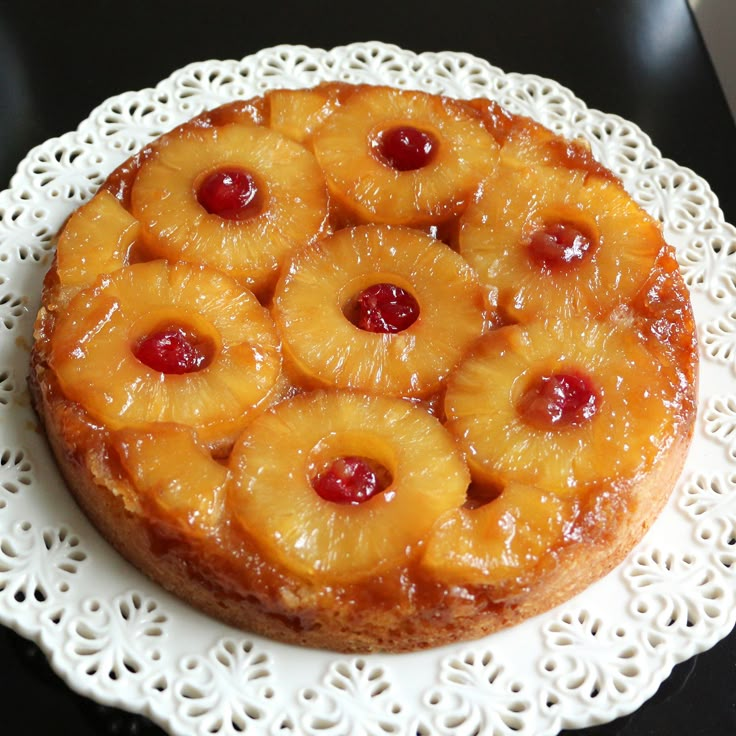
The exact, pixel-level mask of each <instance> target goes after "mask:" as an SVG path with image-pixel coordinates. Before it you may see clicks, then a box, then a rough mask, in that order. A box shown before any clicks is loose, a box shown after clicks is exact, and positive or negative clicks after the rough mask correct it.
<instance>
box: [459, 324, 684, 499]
mask: <svg viewBox="0 0 736 736" xmlns="http://www.w3.org/2000/svg"><path fill="white" fill-rule="evenodd" d="M677 397H678V386H677V374H676V372H675V371H674V369H673V368H671V367H670V366H668V365H665V364H662V363H660V362H659V361H658V360H657V359H656V358H655V357H653V355H652V354H651V353H650V352H649V351H648V350H647V349H646V347H645V344H644V343H643V342H642V341H641V340H640V339H639V338H638V337H637V335H636V333H635V332H634V331H632V330H630V329H627V328H626V327H621V326H620V325H618V324H614V323H598V322H592V321H589V320H586V319H582V318H578V319H571V320H562V321H553V322H548V323H542V322H539V323H533V324H530V325H527V326H526V327H522V326H520V325H512V326H509V327H504V328H501V329H499V330H496V331H495V332H493V333H490V334H489V335H487V336H486V337H484V338H482V339H481V341H480V342H479V343H478V344H477V346H476V348H475V349H474V351H473V353H472V354H471V355H470V356H468V358H467V359H466V360H464V361H463V362H462V363H461V364H460V366H458V368H457V369H456V370H455V372H454V373H453V374H452V375H451V376H450V379H449V380H448V386H447V393H446V396H445V412H446V416H447V419H448V421H447V425H446V426H447V428H448V429H449V430H450V431H451V432H452V433H453V434H454V435H455V436H456V437H458V438H459V439H460V441H461V443H462V445H463V447H464V448H465V450H466V454H467V457H468V462H469V464H470V468H471V472H473V474H474V478H475V479H476V480H477V481H478V482H481V483H484V484H491V485H496V486H503V485H505V484H506V483H522V484H526V485H536V486H539V487H541V488H544V489H547V490H549V491H552V492H557V493H562V492H564V491H566V490H568V489H575V488H577V487H581V486H584V485H586V484H591V483H597V482H606V483H618V482H620V481H622V480H623V481H629V480H633V479H634V478H635V477H636V475H637V473H640V472H645V471H647V470H648V469H650V468H651V466H652V464H653V463H654V462H656V461H657V459H658V458H659V457H660V455H661V454H662V453H663V452H664V451H665V450H667V448H668V447H669V444H670V443H671V441H672V438H673V437H675V436H676V430H677V428H678V424H679V421H680V411H679V409H678V402H677Z"/></svg>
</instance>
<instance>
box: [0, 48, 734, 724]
mask: <svg viewBox="0 0 736 736" xmlns="http://www.w3.org/2000/svg"><path fill="white" fill-rule="evenodd" d="M335 79H337V80H345V81H349V82H368V83H384V84H391V85H395V86H399V87H408V88H420V89H424V90H427V91H429V92H442V93H446V94H449V95H452V96H455V97H461V98H469V97H481V96H487V97H491V98H493V99H495V100H497V101H498V102H500V103H501V104H502V105H505V106H506V107H508V108H509V109H510V110H512V111H514V112H517V113H522V114H525V115H530V116H531V117H533V118H535V119H537V120H539V121H540V122H542V123H543V124H545V125H547V126H549V127H551V128H552V129H554V130H555V131H557V132H559V133H562V134H563V135H565V136H568V137H572V136H578V135H580V136H584V137H585V138H587V139H588V141H590V144H591V146H592V148H593V151H594V153H595V155H596V156H597V157H598V158H599V160H601V161H602V162H603V163H605V164H606V165H607V166H608V167H610V168H611V169H612V170H613V171H615V172H616V173H617V174H619V175H620V176H621V178H622V179H623V180H624V182H625V184H626V186H627V188H628V189H629V191H630V192H631V194H632V195H633V196H634V198H635V199H636V200H637V201H639V202H640V203H641V204H642V205H643V206H644V207H645V208H646V209H647V210H648V211H649V212H650V213H651V214H652V215H653V216H655V217H657V218H659V219H660V220H662V221H663V222H664V228H665V234H666V237H667V239H668V240H669V242H671V243H672V244H673V245H674V246H675V247H676V248H677V252H678V258H679V262H680V266H681V268H682V272H683V274H684V276H685V279H686V281H687V283H688V285H689V286H690V288H691V291H692V296H693V303H694V307H695V312H696V319H697V323H698V330H699V336H700V340H701V353H702V363H701V396H700V413H699V418H698V422H697V428H696V432H695V439H694V443H693V446H692V450H691V452H690V455H689V458H688V460H687V463H686V466H685V470H684V473H683V476H682V478H681V479H680V482H679V483H678V485H677V488H676V490H675V492H674V493H673V496H672V498H671V500H670V503H669V505H668V507H667V508H666V510H665V511H664V513H663V514H662V516H661V517H660V519H659V520H658V521H657V522H656V524H655V525H654V527H653V529H652V530H651V532H650V533H649V534H648V536H647V537H646V539H645V540H644V542H643V543H642V544H641V545H640V546H639V547H638V548H637V549H636V550H635V551H634V552H633V553H632V554H631V555H630V556H629V558H628V559H627V560H626V562H625V563H624V564H622V565H621V566H620V567H619V568H618V569H617V570H615V571H614V572H613V573H612V574H611V575H609V576H608V577H607V578H606V579H604V580H602V581H600V582H599V583H597V584H596V585H594V586H593V587H591V588H590V589H588V590H587V591H586V592H585V593H584V594H582V595H580V596H579V597H577V598H575V599H573V600H571V601H569V602H568V603H567V604H565V605H564V606H562V607H560V608H558V609H556V610H554V611H552V612H550V613H548V614H546V615H544V616H541V617H539V618H536V619H533V620H531V621H527V622H526V623H524V624H522V625H521V626H517V627H515V628H513V629H510V630H508V631H504V632H501V633H499V634H495V635H493V636H491V637H488V638H486V639H483V640H480V641H475V642H470V643H464V644H458V645H455V646H449V647H445V648H441V649H434V650H430V651H427V652H421V653H417V654H409V655H400V656H387V655H380V656H364V657H355V656H345V655H338V654H334V653H330V652H321V651H313V650H307V649H297V648H293V647H288V646H285V645H282V644H278V643H274V642H272V641H268V640H265V639H263V638H260V637H257V636H249V635H247V634H245V633H243V632H241V631H236V630H233V629H230V628H228V627H226V626H224V625H222V624H220V623H218V622H216V621H213V620H211V619H208V618H207V617H205V616H203V615H201V614H200V613H198V612H196V611H194V610H192V609H190V608H189V607H188V606H186V605H184V604H182V603H181V602H179V601H178V600H176V599H175V598H173V597H172V596H170V595H168V594H167V593H165V592H163V591H162V590H161V589H160V588H158V587H157V586H156V585H154V584H153V583H151V582H150V581H148V580H147V579H146V578H144V577H143V576H142V575H140V574H139V573H138V572H137V571H136V570H134V569H132V568H131V567H130V566H129V565H128V564H127V563H125V562H124V561H122V560H121V559H120V558H119V557H118V556H117V555H116V554H115V553H114V552H113V551H112V550H111V549H110V548H109V547H108V546H107V544H106V543H105V542H104V541H102V540H101V538H100V537H99V536H98V534H97V533H96V531H95V530H94V529H93V528H92V527H91V526H90V524H89V523H88V522H87V521H86V519H85V517H84V516H83V515H82V514H81V513H80V512H79V510H78V509H77V508H76V506H75V505H74V503H73V502H72V501H71V499H70V497H69V496H68V494H67V492H66V490H65V488H64V485H63V483H62V481H61V479H60V476H59V475H58V473H57V471H56V469H55V466H54V462H53V459H52V457H51V455H50V453H49V451H48V449H47V447H46V444H45V441H44V439H43V436H42V435H41V434H40V433H39V432H38V429H37V424H36V421H35V419H34V416H33V414H32V411H31V409H30V406H29V399H28V394H27V391H26V387H25V381H26V375H27V363H28V352H29V346H30V341H31V330H32V323H33V319H34V315H35V312H36V309H37V306H38V298H39V293H40V289H41V281H42V278H43V275H44V273H45V271H46V268H47V266H48V263H49V261H50V258H51V250H52V248H53V237H54V234H55V232H56V231H57V230H58V228H59V227H60V225H61V224H62V223H63V221H64V220H65V218H66V217H67V216H68V215H69V213H70V212H71V211H72V210H73V209H74V208H76V207H77V206H78V205H79V204H80V203H81V202H83V201H84V200H86V199H88V198H89V197H90V196H91V195H92V194H93V193H94V192H95V190H96V189H97V187H98V186H99V185H100V183H101V182H102V181H103V179H104V178H105V176H106V175H107V174H108V173H109V172H110V171H111V170H112V169H113V168H114V167H116V166H117V165H118V164H120V163H121V162H122V161H123V160H124V159H125V158H127V157H128V156H129V155H130V154H131V153H133V152H134V151H136V150H138V149H139V148H141V147H142V146H143V145H145V144H146V143H148V142H149V141H151V140H152V139H153V138H155V137H156V136H158V135H159V134H160V133H162V132H164V131H166V130H168V129H170V128H172V127H173V126H175V125H177V124H178V123H180V122H183V121H184V120H186V119H188V118H190V117H191V116H193V115H195V114H197V113H199V112H201V111H202V110H204V109H206V108H211V107H214V106H216V105H219V104H221V103H223V102H226V101H229V100H232V99H235V98H244V97H249V96H252V95H254V94H259V93H261V92H263V91H264V90H266V89H269V88H273V87H304V86H311V85H314V84H317V83H319V82H321V81H325V80H335ZM735 298H736V229H734V228H733V227H732V226H731V225H728V224H726V223H725V222H724V219H723V214H722V213H721V211H720V210H719V208H718V202H717V199H716V197H715V196H714V195H713V193H712V192H711V190H710V188H709V186H708V184H706V182H704V181H703V180H702V179H700V178H698V177H697V176H696V175H695V174H694V173H693V172H692V171H690V170H688V169H684V168H682V167H680V166H678V165H677V164H675V163H673V162H672V161H668V160H664V159H663V158H662V157H661V155H660V153H659V152H658V151H657V149H656V148H655V147H654V146H653V145H652V143H651V141H650V140H649V138H648V137H647V136H646V135H645V134H644V133H643V132H642V131H641V130H639V129H638V128H637V127H636V126H634V125H633V124H631V123H628V122H626V121H625V120H622V119H621V118H618V117H616V116H613V115H606V114H603V113H600V112H598V111H596V110H589V109H588V108H587V107H586V106H585V105H584V103H583V102H581V101H580V100H578V99H577V98H576V97H575V96H574V95H573V94H572V93H571V92H569V91H568V90H567V89H564V88H563V87H561V86H560V85H559V84H557V83H555V82H553V81H550V80H547V79H542V78H539V77H536V76H531V75H519V74H505V73H503V72H502V71H501V70H499V69H496V68H494V67H492V66H490V65H489V64H488V63H486V62H485V61H482V60H480V59H477V58H474V57H472V56H468V55H465V54H460V53H448V52H443V53H436V54H435V53H426V54H420V55H416V54H413V53H411V52H408V51H403V50H401V49H398V48H396V47H393V46H387V45H384V44H380V43H365V44H354V45H351V46H347V47H342V48H337V49H333V50H331V51H322V50H315V49H309V48H305V47H295V46H279V47H276V48H272V49H266V50H264V51H262V52H260V53H258V54H256V55H254V56H249V57H247V58H245V59H243V60H242V61H206V62H202V63H196V64H192V65H190V66H187V67H185V68H184V69H181V70H179V71H177V72H175V73H174V74H173V75H171V77H169V78H168V79H167V80H165V81H163V82H161V84H159V85H158V86H157V87H156V88H155V89H146V90H142V91H140V92H128V93H125V94H122V95H118V96H117V97H113V98H111V99H109V100H107V101H106V102H104V103H103V104H102V105H100V107H98V108H97V109H96V110H94V111H93V112H92V114H91V115H90V116H89V118H88V119H87V120H85V121H84V122H83V123H82V124H81V125H80V127H79V129H78V130H77V131H75V132H71V133H68V134H66V135H63V136H61V137H60V138H55V139H52V140H49V141H47V142H46V143H44V144H42V145H41V146H38V147H37V148H35V149H33V150H32V151H31V152H30V153H29V154H28V156H27V157H26V159H25V160H24V161H23V162H22V163H21V164H20V166H19V169H18V172H17V174H16V175H15V176H14V178H13V179H12V181H11V185H10V189H8V190H7V191H4V192H2V193H0V340H1V341H2V342H1V346H2V349H1V351H0V356H1V357H0V621H1V622H2V623H4V624H6V625H9V626H10V627H12V628H14V629H15V630H17V631H18V632H20V633H21V634H23V635H24V636H26V637H29V638H32V639H34V640H35V641H37V642H38V643H39V644H40V645H41V647H42V648H43V650H44V651H45V652H46V653H47V654H48V656H49V658H50V659H51V662H52V664H53V667H54V668H55V669H56V670H57V671H58V672H59V673H60V674H61V675H62V676H63V677H64V679H65V680H66V681H67V682H68V683H69V684H70V685H71V687H72V688H74V689H75V690H77V691H79V692H81V693H84V694H86V695H88V696H90V697H92V698H94V699H95V700H97V701H100V702H102V703H106V704H110V705H115V706H119V707H122V708H125V709H127V710H130V711H134V712H139V713H143V714H145V715H147V716H149V717H150V718H152V719H153V720H154V721H156V722H157V723H159V724H161V725H162V726H163V727H164V728H165V729H167V730H168V731H170V732H171V733H172V734H198V735H200V734H201V735H204V734H223V735H224V734H238V733H243V732H245V733H249V734H270V735H275V734H280V735H288V734H292V735H294V736H320V735H321V736H325V735H326V734H329V735H330V736H338V735H340V736H342V735H344V736H360V735H363V734H365V735H366V736H368V735H370V736H381V735H384V734H410V735H411V736H414V734H420V735H421V736H426V735H427V734H438V735H443V734H447V735H448V736H449V735H450V734H452V736H470V735H471V734H483V736H511V734H514V735H516V736H519V735H520V734H522V735H526V736H550V735H552V734H555V733H557V732H558V731H559V730H560V729H562V728H575V727H584V726H588V725H592V724H594V723H599V722H604V721H608V720H611V719H613V718H615V717H617V716H620V715H624V714H627V713H630V712H632V711H633V710H635V709H636V708H637V707H638V706H639V705H640V704H641V703H642V702H643V701H644V700H645V699H646V698H648V697H649V696H651V695H652V694H653V693H654V692H655V690H656V689H657V687H658V686H659V684H660V683H661V682H662V680H663V679H665V677H666V676H667V675H668V674H669V672H670V670H671V668H672V667H673V665H675V664H676V663H677V662H679V661H682V660H684V659H686V658H688V657H690V656H692V655H694V654H696V653H697V652H700V651H703V650H705V649H707V648H709V647H711V646H712V645H713V644H715V643H716V642H717V641H718V640H719V639H721V638H722V637H724V636H726V635H727V634H728V632H729V631H730V629H731V627H732V626H733V624H734V621H735V620H736V465H735V464H734V460H736V384H735V383H734V373H735V370H736V308H735V307H734V306H733V304H734V299H735Z"/></svg>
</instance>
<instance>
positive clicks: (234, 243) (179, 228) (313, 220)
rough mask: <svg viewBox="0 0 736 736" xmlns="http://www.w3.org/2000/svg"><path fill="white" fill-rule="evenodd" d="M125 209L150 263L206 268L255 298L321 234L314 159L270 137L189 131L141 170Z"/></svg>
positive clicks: (240, 128)
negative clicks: (292, 255)
mask: <svg viewBox="0 0 736 736" xmlns="http://www.w3.org/2000/svg"><path fill="white" fill-rule="evenodd" d="M218 177H219V181H218ZM205 195H207V197H208V198H207V199H206V200H205ZM233 199H235V200H237V202H238V203H239V205H238V206H232V201H233ZM205 201H206V203H207V204H208V208H209V209H208V208H206V207H205V205H204V204H203V203H202V202H205ZM131 210H132V212H133V214H134V215H135V216H136V217H137V218H138V219H139V220H140V221H141V223H142V225H143V228H144V235H145V237H146V244H147V245H148V247H149V248H150V250H151V251H152V252H153V253H154V254H156V255H158V256H160V257H164V258H167V259H169V260H185V261H191V262H194V263H203V264H205V265H209V266H213V267H215V268H217V269H219V270H221V271H224V272H226V273H228V274H230V275H231V276H234V277H235V278H237V279H239V280H242V281H243V282H244V283H245V284H246V285H248V287H249V288H252V289H253V290H254V291H256V292H257V293H259V294H263V293H266V292H267V291H268V290H269V288H270V287H271V286H272V285H273V282H274V281H275V279H276V276H277V274H278V269H279V266H280V264H281V262H282V261H283V259H284V258H285V257H286V255H287V254H288V252H289V251H290V250H291V249H292V248H294V247H295V246H301V245H304V244H306V243H309V242H310V241H311V240H313V239H314V238H315V237H316V236H318V235H320V234H322V233H323V232H324V231H325V228H326V219H327V189H326V186H325V181H324V177H323V175H322V172H321V170H320V168H319V166H318V165H317V162H316V160H315V158H314V156H313V155H312V154H311V153H310V152H309V151H308V150H307V149H306V148H304V147H303V146H300V145H299V144H298V143H295V142H294V141H291V140H289V139H288V138H285V137H284V136H282V135H280V134H279V133H276V132H275V131H272V130H269V129H268V128H265V127H259V126H256V125H238V124H232V125H226V126H223V127H221V128H187V129H185V130H184V131H180V132H175V133H173V134H171V135H169V136H167V137H165V138H163V139H161V141H160V142H159V143H158V144H157V146H156V149H155V153H154V155H153V156H151V157H150V158H148V159H147V160H146V161H145V162H144V163H143V165H142V166H141V168H140V171H139V172H138V175H137V176H136V179H135V182H134V184H133V189H132V191H131ZM218 212H219V213H220V214H218Z"/></svg>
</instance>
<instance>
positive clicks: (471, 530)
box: [422, 484, 577, 600]
mask: <svg viewBox="0 0 736 736" xmlns="http://www.w3.org/2000/svg"><path fill="white" fill-rule="evenodd" d="M576 514H577V507H576V505H575V504H574V503H571V502H570V500H569V499H563V498H560V497H559V496H556V495H555V494H553V493H549V492H547V491H544V490H542V489H540V488H535V487H533V486H525V485H519V484H511V485H509V486H508V487H507V488H504V489H503V491H502V492H501V494H500V495H498V496H497V497H496V498H494V499H492V500H491V501H489V502H488V503H486V504H484V505H483V506H479V507H477V508H459V509H454V510H453V511H450V512H448V513H447V515H446V517H445V518H444V519H442V520H440V522H438V523H437V525H436V526H435V528H434V529H433V530H432V532H431V533H430V535H429V537H428V538H427V545H426V549H425V552H424V555H423V556H422V566H423V567H425V568H426V569H427V570H428V571H429V572H430V573H431V574H432V575H433V576H434V577H436V578H438V579H440V580H443V581H446V582H449V583H456V584H458V585H484V586H490V587H492V588H493V590H494V600H504V599H507V598H509V597H512V596H514V595H518V594H519V593H523V592H524V590H525V589H526V588H527V586H529V585H531V584H534V583H536V582H538V581H539V580H540V579H541V577H542V576H543V575H544V573H547V572H549V571H550V570H551V569H553V568H554V567H555V565H556V559H557V554H558V553H559V550H560V548H561V546H562V545H563V544H564V542H565V533H566V529H567V528H568V526H569V524H571V523H572V522H573V521H574V520H575V517H576Z"/></svg>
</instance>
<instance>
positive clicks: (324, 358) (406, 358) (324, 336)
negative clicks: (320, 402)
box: [272, 225, 486, 396]
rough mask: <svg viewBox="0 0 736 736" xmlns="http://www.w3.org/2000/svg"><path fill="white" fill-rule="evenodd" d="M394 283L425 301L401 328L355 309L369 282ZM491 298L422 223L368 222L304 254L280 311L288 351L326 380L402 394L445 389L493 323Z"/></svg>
mask: <svg viewBox="0 0 736 736" xmlns="http://www.w3.org/2000/svg"><path fill="white" fill-rule="evenodd" d="M382 282H389V283H393V284H395V285H396V286H399V287H401V288H403V289H405V290H406V291H408V292H409V293H411V295H412V296H413V297H414V298H415V299H416V300H417V302H418V303H419V309H420V312H419V317H418V319H417V320H416V321H415V322H414V324H412V325H411V326H410V327H408V328H407V329H405V330H403V331H401V332H396V333H393V334H380V333H374V332H368V331H365V330H362V329H360V328H359V327H356V326H355V325H354V324H353V323H352V322H350V321H349V320H348V319H347V317H346V316H345V308H346V304H348V303H349V302H350V300H351V299H352V298H354V297H355V295H356V294H357V293H359V292H360V291H361V290H362V289H365V288H367V287H369V286H371V285H373V284H377V283H382ZM485 306H486V305H485V301H484V296H483V292H482V290H481V289H480V287H479V286H478V283H477V281H476V278H475V274H474V273H473V271H472V269H471V268H470V267H469V266H468V265H467V264H466V263H465V262H464V261H463V260H462V258H460V257H459V256H458V255H457V253H455V252H454V251H453V250H451V249H450V248H448V247H447V246H445V245H443V244H442V243H438V242H437V241H436V240H434V239H433V238H431V237H429V236H427V235H425V234H424V233H421V232H419V231H417V230H411V229H409V228H401V227H392V226H389V225H373V226H371V225H365V226H360V227H355V228H349V229H344V230H340V231H339V232H337V233H336V234H335V235H332V236H330V237H328V238H325V239H324V240H322V241H320V242H318V243H316V244H314V245H313V246H311V247H309V248H305V249H303V250H301V251H299V252H298V253H296V254H295V255H294V257H293V259H292V261H291V263H290V264H289V266H288V267H287V268H286V269H285V270H284V274H283V275H282V277H281V280H280V281H279V283H278V284H277V287H276V292H275V296H274V301H273V311H272V313H273V316H274V319H275V320H276V324H277V325H278V326H279V327H280V329H281V331H282V334H283V337H284V353H285V355H288V357H289V359H290V360H291V361H292V362H293V364H294V365H295V366H296V367H297V369H298V370H299V371H301V373H303V374H305V375H306V376H307V377H308V378H309V379H310V380H311V381H313V382H316V383H317V384H319V385H321V386H326V387H337V388H350V389H358V390H361V391H368V392H371V393H385V394H388V395H393V396H425V395H427V394H429V393H431V392H433V391H436V390H437V389H438V388H439V387H440V384H441V382H442V381H443V380H444V378H445V377H446V376H447V375H448V373H449V372H450V371H451V370H452V368H453V367H454V366H455V364H456V363H457V362H458V361H459V360H460V358H461V357H462V355H463V354H464V353H465V351H466V350H467V349H468V348H469V346H470V344H471V343H472V342H473V341H474V340H475V339H476V338H477V337H479V336H480V334H481V333H482V331H483V327H484V309H485Z"/></svg>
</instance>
